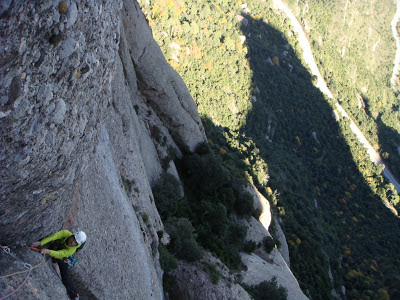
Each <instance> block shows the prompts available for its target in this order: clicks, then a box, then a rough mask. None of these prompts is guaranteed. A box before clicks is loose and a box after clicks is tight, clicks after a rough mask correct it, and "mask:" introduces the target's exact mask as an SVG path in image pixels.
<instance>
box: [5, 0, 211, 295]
mask: <svg viewBox="0 0 400 300" xmlns="http://www.w3.org/2000/svg"><path fill="white" fill-rule="evenodd" d="M0 14H1V16H0V28H1V30H0V38H1V40H0V68H1V69H0V85H1V90H0V144H1V145H0V196H1V202H0V228H1V230H0V231H1V234H0V244H1V245H2V246H5V245H8V246H9V247H10V249H11V254H13V255H14V256H11V255H9V254H7V253H2V262H6V260H10V261H15V263H12V264H11V263H10V264H9V263H7V264H3V263H2V268H1V269H2V274H1V275H3V273H4V274H11V273H14V272H15V271H19V270H20V268H21V267H23V264H22V263H21V261H23V262H32V261H35V262H36V261H40V254H38V253H36V252H35V253H32V252H29V251H31V250H27V249H23V248H21V247H20V246H21V244H24V243H27V244H30V243H32V242H34V241H36V240H39V239H40V238H42V237H44V236H46V235H48V234H51V233H53V232H55V231H58V230H60V229H62V228H64V229H69V230H71V231H75V230H78V229H79V230H84V231H86V233H87V235H88V241H87V244H86V245H85V248H84V250H83V251H82V252H79V253H77V254H76V256H77V258H78V260H79V263H78V267H77V268H76V270H75V271H73V272H72V273H73V277H74V279H75V281H76V282H77V283H78V286H79V287H80V293H81V295H82V297H88V298H99V299H107V298H109V299H161V298H163V290H162V279H161V278H162V271H161V268H160V266H159V262H158V251H157V246H158V237H157V234H156V233H157V231H159V230H163V225H162V222H161V220H160V217H159V215H158V212H157V210H156V208H155V204H154V199H153V195H152V192H151V184H152V183H154V182H155V181H156V180H157V178H158V176H159V175H160V174H161V172H162V171H163V170H168V171H169V172H171V173H173V174H176V170H175V166H174V164H173V162H170V158H169V157H170V154H171V153H170V152H171V151H172V149H174V150H173V152H175V153H176V154H177V155H178V156H179V155H181V152H182V151H194V149H195V148H196V146H197V145H198V144H200V143H202V142H204V141H205V140H206V138H205V133H204V129H203V126H202V124H201V121H200V118H199V116H198V113H197V109H196V106H195V104H194V101H193V99H192V98H191V96H190V94H189V92H188V90H187V88H186V86H185V84H184V82H183V81H182V79H181V78H180V77H179V76H178V74H177V73H176V72H175V71H173V69H172V68H171V67H170V66H169V65H168V64H167V62H166V61H165V59H164V57H163V55H162V53H161V51H160V49H159V47H158V45H157V44H156V42H155V41H154V40H153V38H152V33H151V30H150V28H149V27H148V24H147V22H146V20H145V18H144V16H143V14H142V12H141V10H140V8H139V6H138V4H137V3H136V1H133V0H127V1H101V0H89V1H79V0H77V1H73V0H70V1H49V0H45V1H17V0H15V1H2V2H1V5H0ZM18 262H19V263H20V264H21V265H20V266H19V265H18ZM49 265H50V264H47V265H43V267H40V268H36V269H34V270H32V274H31V275H30V277H29V279H28V281H27V283H26V284H25V286H24V287H22V288H21V289H20V290H19V291H18V296H19V297H22V298H25V299H32V298H38V299H46V295H53V299H54V297H56V298H57V299H62V297H64V298H66V297H67V296H66V293H65V290H64V287H63V285H62V283H61V281H59V280H54V272H52V271H51V270H50V269H49ZM42 270H46V271H42ZM25 274H26V273H24V274H18V275H15V276H11V277H7V278H2V279H0V286H1V289H2V291H1V293H0V295H1V296H3V295H6V294H7V293H8V292H9V291H12V290H13V289H15V288H17V286H18V285H19V284H20V283H21V282H22V281H23V278H24V276H25ZM56 279H57V277H56ZM50 291H57V292H56V293H55V294H51V293H50ZM57 293H58V294H60V296H57ZM62 295H64V296H62ZM48 297H50V296H48ZM50 298H51V297H50Z"/></svg>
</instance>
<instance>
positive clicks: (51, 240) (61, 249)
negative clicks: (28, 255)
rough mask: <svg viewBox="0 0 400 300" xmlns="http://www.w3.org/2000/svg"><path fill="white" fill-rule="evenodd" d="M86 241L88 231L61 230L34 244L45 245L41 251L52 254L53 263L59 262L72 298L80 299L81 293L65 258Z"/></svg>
mask: <svg viewBox="0 0 400 300" xmlns="http://www.w3.org/2000/svg"><path fill="white" fill-rule="evenodd" d="M85 242H86V233H84V232H83V231H78V232H76V233H72V232H70V231H69V230H61V231H58V232H56V233H54V234H52V235H49V236H47V237H45V238H44V239H42V240H40V241H38V242H34V243H33V244H32V247H39V246H43V249H42V251H41V253H42V254H44V255H46V254H48V255H50V256H51V257H52V260H53V263H57V264H58V267H59V268H60V275H61V280H62V283H63V284H64V285H65V287H66V289H67V292H68V295H69V296H70V297H71V298H72V299H79V295H78V292H77V290H76V288H75V285H74V283H73V282H72V280H71V278H70V276H69V271H68V263H67V262H65V261H64V260H65V259H66V258H67V257H69V256H70V255H73V254H74V253H75V252H76V250H77V249H78V248H80V247H82V245H83V244H84V243H85Z"/></svg>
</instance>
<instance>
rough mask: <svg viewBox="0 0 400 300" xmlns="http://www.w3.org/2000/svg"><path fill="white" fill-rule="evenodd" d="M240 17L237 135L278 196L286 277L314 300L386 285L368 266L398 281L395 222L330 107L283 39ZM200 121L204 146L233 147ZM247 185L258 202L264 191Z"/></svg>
mask: <svg viewBox="0 0 400 300" xmlns="http://www.w3.org/2000/svg"><path fill="white" fill-rule="evenodd" d="M243 17H244V18H245V19H246V20H247V21H248V22H243V23H242V24H243V25H242V32H243V35H244V36H246V44H247V47H248V60H249V62H250V68H251V70H252V72H253V78H252V95H251V98H252V99H251V100H250V99H249V101H252V109H251V110H250V111H249V113H248V115H247V118H246V124H245V125H244V126H243V127H242V128H241V129H240V133H241V136H244V137H246V139H247V140H248V141H249V140H251V141H252V142H254V144H255V145H256V147H257V148H258V149H259V150H260V152H259V155H260V157H261V158H262V159H263V160H264V161H265V162H266V163H267V165H268V173H269V175H270V180H269V182H268V186H269V187H270V188H271V189H272V190H277V191H278V192H279V193H280V195H279V197H278V199H277V214H279V217H280V218H282V219H283V221H284V225H285V226H284V228H285V234H286V238H287V240H288V244H289V247H290V254H291V255H290V256H291V269H292V271H293V272H294V274H295V276H296V278H297V279H298V281H299V283H300V286H301V287H302V289H303V291H306V294H308V295H310V296H312V298H313V299H330V298H331V297H332V295H331V290H332V288H335V289H336V290H337V291H338V290H339V286H341V285H344V286H345V287H346V290H347V296H348V297H350V298H352V297H353V296H354V297H358V296H357V295H359V293H360V291H361V290H363V289H364V288H367V287H368V288H372V289H374V288H376V290H378V289H379V288H381V287H383V283H382V282H383V281H384V280H386V278H387V277H386V276H385V278H384V279H381V278H378V275H376V274H375V273H371V272H370V270H371V268H370V262H371V261H372V260H375V261H377V263H379V264H381V265H380V266H381V268H382V269H383V268H386V270H389V271H388V273H387V274H391V273H392V274H396V272H395V271H394V268H395V266H396V263H395V261H396V259H398V258H399V254H398V253H399V251H398V250H399V246H400V241H399V237H398V235H397V232H398V231H397V230H394V228H396V229H397V228H398V226H399V225H398V220H397V218H396V217H395V216H394V215H393V214H392V213H391V212H390V211H389V210H388V209H387V208H386V207H385V206H384V205H383V204H382V201H381V200H380V198H379V196H377V195H376V194H375V193H374V192H371V188H370V187H369V185H368V184H367V182H366V181H365V180H364V178H363V176H362V174H361V173H360V171H359V168H358V166H357V165H356V163H355V162H354V159H353V156H352V154H351V151H350V147H349V145H347V144H346V141H345V140H344V139H343V137H342V130H341V128H340V126H339V124H338V123H337V122H336V121H335V119H334V118H333V116H332V111H333V110H332V106H331V105H330V104H329V103H328V100H327V98H325V97H324V95H323V94H322V93H321V92H320V91H319V89H317V88H316V87H315V86H314V84H313V82H312V81H313V78H312V76H311V75H310V73H309V71H308V70H307V69H306V68H305V67H304V66H303V65H302V64H301V61H300V59H299V58H298V57H296V53H295V51H294V50H293V49H292V47H291V46H290V45H289V43H288V42H287V40H286V39H285V38H284V37H283V34H282V32H279V31H278V30H276V29H275V28H273V27H272V26H270V25H268V24H267V22H265V21H263V20H255V19H253V18H252V17H251V16H249V15H243ZM246 23H247V25H244V24H246ZM203 123H204V124H205V127H206V131H207V136H208V137H209V139H211V140H213V142H215V140H217V143H218V144H219V145H220V146H225V147H226V148H228V149H232V148H231V147H230V146H229V145H228V144H227V141H226V139H225V138H224V134H227V133H228V134H229V130H228V129H226V128H221V127H215V126H214V125H213V124H212V122H211V121H210V120H206V119H203ZM241 142H242V143H245V141H241ZM224 143H225V144H224ZM252 172H253V173H252ZM250 173H252V175H253V178H256V177H257V176H255V175H256V174H254V171H251V170H250ZM255 184H256V185H257V186H258V188H259V190H260V191H261V192H263V193H264V194H266V189H265V186H264V187H263V186H261V184H260V183H259V182H255ZM266 196H267V197H268V195H267V194H266ZM366 237H368V239H366ZM388 241H390V242H388ZM382 244H385V247H382ZM350 253H353V254H350ZM327 257H329V259H327ZM327 261H330V265H329V266H328V262H327ZM340 261H341V263H340ZM342 266H345V267H344V268H342ZM328 268H330V270H331V272H332V274H333V279H330V278H329V276H328V272H327V270H328ZM351 269H358V270H361V271H362V272H368V276H366V277H365V278H364V279H363V280H360V281H359V282H358V283H357V284H355V281H354V280H353V278H350V276H348V277H344V276H343V275H344V274H346V273H347V272H349V271H350V270H351ZM377 273H378V272H377ZM371 280H372V281H374V285H373V286H370V285H369V284H368V282H370V281H371ZM393 292H395V290H394V289H392V291H389V293H393ZM360 295H362V294H360Z"/></svg>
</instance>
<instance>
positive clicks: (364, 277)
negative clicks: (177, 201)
mask: <svg viewBox="0 0 400 300" xmlns="http://www.w3.org/2000/svg"><path fill="white" fill-rule="evenodd" d="M139 2H140V3H141V5H142V8H143V10H144V12H145V14H146V16H147V19H148V21H149V24H150V25H151V27H152V29H153V35H154V37H155V38H156V40H157V41H158V43H159V45H160V46H161V48H162V51H163V52H164V55H165V56H166V58H167V60H169V62H170V64H171V66H173V67H174V68H175V69H176V70H177V72H179V74H180V75H181V76H182V78H183V79H184V81H185V82H186V84H187V86H188V88H189V90H190V92H191V94H192V96H193V98H194V99H195V102H196V104H197V106H198V110H199V112H200V114H201V115H202V117H203V123H204V125H205V127H206V130H207V136H208V138H209V144H210V145H211V148H212V149H214V152H215V153H216V154H217V155H218V156H219V160H221V161H223V162H224V163H226V164H227V165H232V164H233V165H234V166H233V167H231V172H236V170H242V171H243V170H244V171H245V172H246V176H247V179H248V180H250V181H253V182H254V183H255V184H256V186H257V187H258V189H259V190H260V191H261V192H262V193H263V194H264V195H265V196H266V197H267V198H268V199H269V200H270V201H271V203H272V204H273V205H274V212H275V214H276V216H279V217H280V218H282V219H283V221H284V225H285V228H284V230H285V234H286V237H287V239H288V243H289V248H290V258H291V269H292V270H293V272H294V274H295V276H296V278H297V279H298V281H299V283H300V286H301V287H302V289H303V291H304V292H305V293H306V294H307V295H309V296H311V297H312V298H313V299H330V298H332V297H333V296H332V290H333V289H334V290H335V291H336V293H337V294H340V293H343V292H344V291H343V289H342V288H341V287H342V286H344V287H345V293H346V295H347V297H348V299H388V298H387V297H388V296H391V297H392V298H393V299H395V298H396V297H400V289H399V286H400V273H399V270H400V237H399V234H398V232H399V219H398V217H397V216H396V215H395V214H394V213H393V212H392V211H391V210H389V209H388V208H387V207H386V206H385V205H384V203H386V204H388V203H390V202H391V204H392V205H397V207H398V201H399V198H398V195H397V194H396V193H395V191H394V189H393V187H392V186H391V185H388V184H387V181H386V180H385V179H384V177H383V176H382V174H381V171H382V170H381V168H378V167H376V166H375V165H373V163H372V162H370V161H369V158H368V155H367V153H366V151H365V150H364V148H363V147H362V146H361V145H359V144H358V141H357V140H356V138H355V137H354V136H353V134H352V133H351V130H350V129H349V128H348V124H347V122H348V121H346V120H344V119H342V120H340V121H339V122H336V121H335V119H334V118H333V116H332V112H333V108H332V106H333V104H334V102H333V101H336V100H329V99H327V98H326V97H325V96H324V95H323V94H322V93H321V92H320V91H319V90H318V89H317V88H315V86H314V83H313V80H314V79H313V77H312V76H311V75H310V73H309V72H308V70H307V68H306V67H304V66H303V64H302V58H301V50H300V48H299V45H298V44H297V42H296V35H295V34H294V33H293V31H292V28H291V25H290V22H289V20H288V19H286V18H285V17H284V16H283V15H281V14H280V13H279V11H277V10H275V9H274V6H273V5H272V3H271V2H270V1H265V2H262V1H256V0H251V1H247V2H246V3H245V4H244V3H242V2H241V1H232V2H227V1H223V0H216V1H210V2H207V1H190V0H186V1H183V0H153V1H145V0H143V1H139ZM331 2H332V1H330V2H329V3H331ZM388 2H389V1H388ZM322 3H323V2H320V1H315V3H314V2H308V3H305V2H301V3H299V2H298V1H297V2H295V1H294V2H293V3H291V5H292V6H293V7H294V8H298V11H297V12H298V13H299V14H304V16H306V15H307V17H309V19H307V18H305V20H304V21H303V23H304V24H306V26H305V27H306V28H308V27H310V28H312V30H311V29H310V30H309V32H311V37H312V41H313V47H314V49H315V50H314V53H318V54H315V56H316V57H317V61H319V64H320V66H321V71H322V73H323V76H324V77H325V78H326V79H327V82H328V85H329V88H333V89H332V91H334V95H335V97H337V99H338V100H339V101H341V102H342V104H343V105H344V106H345V108H346V109H349V110H350V111H351V113H352V115H353V117H354V118H355V120H357V121H358V122H359V124H360V126H361V128H362V129H363V130H364V133H365V134H366V135H367V136H368V138H370V139H371V140H370V141H371V143H373V144H376V143H379V149H383V150H382V151H383V154H384V153H387V155H386V154H384V157H385V158H387V159H388V161H389V163H390V165H391V166H393V167H392V171H394V173H395V174H396V170H395V169H396V168H395V166H399V165H400V164H399V163H397V159H398V156H397V157H396V155H397V154H396V151H397V150H396V149H395V145H396V143H397V145H399V144H400V140H398V130H399V128H398V126H399V125H398V115H399V112H398V104H396V103H398V100H397V96H396V92H393V91H392V89H391V87H390V86H389V84H390V83H389V79H390V75H391V69H390V67H391V59H392V58H394V51H395V49H394V43H393V41H392V40H391V38H390V34H391V31H390V20H391V16H392V15H393V14H394V6H393V5H388V6H385V8H382V9H381V11H379V17H375V18H374V19H373V20H374V21H375V22H377V24H379V26H373V27H372V25H371V27H372V28H373V30H372V29H371V31H370V32H371V33H370V36H371V37H372V36H374V35H378V34H379V37H380V38H381V40H380V42H379V43H378V45H377V46H376V47H375V49H376V50H375V51H377V52H378V49H380V48H379V45H381V44H380V43H382V45H385V46H384V47H383V48H384V50H382V51H381V52H379V54H377V55H375V56H373V57H374V61H371V60H369V59H368V60H367V59H365V57H366V53H365V52H363V51H361V50H365V49H367V48H368V49H369V46H368V47H364V45H366V43H367V40H363V39H362V36H363V35H362V33H366V36H367V39H368V32H369V31H368V30H369V29H368V28H364V27H363V26H365V23H366V22H368V21H370V20H369V19H368V18H367V17H365V18H367V19H365V20H364V21H363V23H362V25H359V27H357V28H360V29H359V31H360V34H356V33H357V31H355V30H354V29H351V28H347V29H348V30H349V31H348V34H347V35H345V36H343V37H338V35H339V33H341V34H343V32H345V31H343V30H342V31H341V30H339V29H336V36H335V35H333V34H332V35H330V28H331V27H334V26H335V24H336V23H335V22H336V21H337V20H336V19H335V18H338V19H340V20H341V18H343V17H345V16H343V14H342V15H341V13H340V12H338V13H337V14H333V15H336V17H328V16H329V15H330V14H331V13H332V11H335V9H339V8H340V7H341V6H340V5H341V4H340V5H339V4H338V5H337V6H335V5H330V6H326V7H325V6H323V5H322ZM335 3H336V2H335ZM376 5H378V4H376ZM356 8H357V7H356ZM367 8H368V7H367ZM367 8H363V9H362V10H360V11H359V12H358V15H356V14H355V12H354V13H353V15H354V16H353V22H356V20H357V18H356V16H368V15H371V14H372V12H369V11H368V10H367ZM378 8H379V9H380V6H378V7H375V8H374V9H375V10H374V12H375V11H378V10H379V9H378ZM352 9H355V8H354V6H353V7H352ZM360 9H361V8H360ZM307 10H308V11H307ZM383 10H385V11H383ZM386 10H387V11H386ZM354 11H355V10H354ZM391 11H392V12H393V13H390V12H391ZM309 12H310V13H309ZM311 12H312V13H311ZM377 13H378V12H377ZM321 14H324V15H321ZM325 14H326V15H325ZM386 14H388V15H389V16H390V17H388V19H387V20H386V19H384V18H381V16H382V15H386ZM346 18H351V16H350V14H349V15H346ZM321 20H323V21H321ZM386 21H387V22H386ZM324 22H326V23H324ZM338 22H339V21H338ZM307 26H308V27H307ZM329 26H331V27H329ZM351 32H352V33H353V34H354V36H352V35H351ZM328 36H329V39H328ZM341 38H342V39H345V40H346V41H347V42H346V43H345V47H344V48H343V46H344V44H343V45H342V44H340V45H338V44H335V41H336V42H337V41H339V40H340V41H341ZM371 39H372V38H371ZM375 40H376V39H374V41H375ZM367 45H369V44H367ZM346 47H347V48H346ZM330 49H331V50H330ZM338 49H340V50H342V49H345V50H344V51H345V54H344V56H342V58H343V57H344V58H346V59H347V57H349V59H348V60H346V61H344V60H342V59H341V58H340V57H338V55H339V56H340V55H342V54H341V52H340V51H339V52H338V51H337V50H338ZM357 49H361V50H360V51H356V50H357ZM335 51H336V52H338V53H336V52H335ZM365 51H366V50H365ZM333 52H334V53H333ZM332 53H333V54H332ZM335 55H336V56H335ZM336 64H337V67H335V66H336ZM336 76H338V77H336ZM359 103H361V108H359ZM396 105H397V106H396ZM396 118H397V119H396ZM396 120H397V121H396ZM368 126H369V127H368ZM237 172H239V171H237ZM397 174H398V171H397ZM214 178H215V180H218V178H216V177H214ZM223 179H224V180H226V177H224V178H223ZM190 180H192V181H193V180H194V179H193V178H190ZM193 193H195V191H193ZM200 242H201V241H200Z"/></svg>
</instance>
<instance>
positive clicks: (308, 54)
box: [274, 0, 400, 193]
mask: <svg viewBox="0 0 400 300" xmlns="http://www.w3.org/2000/svg"><path fill="white" fill-rule="evenodd" d="M399 3H400V0H397V11H396V16H397V17H396V16H395V18H396V20H398V19H399V16H400V4H399ZM274 4H275V6H276V7H277V8H278V9H280V10H282V11H283V12H284V13H285V14H286V16H287V17H288V18H289V19H290V21H291V24H292V26H293V27H294V32H296V33H297V34H298V36H299V44H300V46H301V49H302V50H303V57H304V60H305V62H306V63H307V65H308V66H309V67H310V69H311V73H312V74H313V75H315V76H317V78H318V81H317V87H318V88H319V89H320V90H321V92H323V93H324V94H325V95H327V96H328V97H329V98H333V95H332V93H331V91H330V90H329V88H328V86H327V84H326V82H325V80H324V78H323V77H322V76H321V73H320V72H319V69H318V66H317V64H316V63H315V60H314V56H313V54H312V50H311V46H310V43H309V41H308V39H307V37H306V35H305V33H304V31H303V27H302V26H301V24H300V23H299V22H298V21H297V19H296V17H295V16H294V15H293V13H292V12H291V11H290V9H289V8H288V7H287V6H286V5H285V4H284V3H283V2H282V1H281V0H274ZM393 20H394V19H393ZM396 24H397V22H396ZM393 26H395V27H396V25H393V21H392V30H393ZM393 32H394V31H393ZM396 34H397V30H396ZM396 45H397V52H396V58H395V69H396V73H395V70H393V73H394V74H397V71H398V70H397V69H398V65H399V60H400V42H399V39H398V37H397V39H396ZM336 108H337V110H338V111H339V112H340V113H341V115H342V117H344V118H347V119H349V120H350V129H351V131H352V132H353V133H354V134H355V135H356V137H357V138H358V140H359V141H360V142H361V143H362V144H363V146H364V147H365V148H366V149H367V152H368V154H369V157H370V159H371V161H373V162H374V163H375V164H376V165H379V164H383V165H384V166H385V168H384V170H383V174H384V176H385V177H386V178H387V179H388V180H389V181H390V182H391V183H392V184H393V185H394V187H395V188H396V190H397V192H398V193H400V184H399V182H398V181H397V180H396V179H395V178H394V176H393V174H392V173H391V172H390V170H389V168H388V167H387V165H386V164H385V163H384V162H383V160H382V158H381V156H380V155H379V153H378V152H377V151H376V150H375V149H374V148H373V147H372V145H371V144H370V143H369V142H368V140H367V139H366V137H365V136H364V134H363V133H362V132H361V130H360V129H359V128H358V126H357V125H356V124H355V123H354V121H353V120H352V119H351V118H350V117H349V115H348V114H347V113H346V111H345V110H344V109H343V107H342V106H341V105H340V104H339V103H336Z"/></svg>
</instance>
